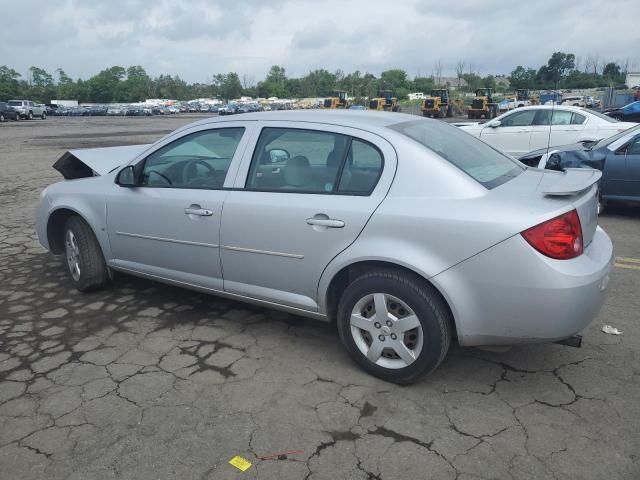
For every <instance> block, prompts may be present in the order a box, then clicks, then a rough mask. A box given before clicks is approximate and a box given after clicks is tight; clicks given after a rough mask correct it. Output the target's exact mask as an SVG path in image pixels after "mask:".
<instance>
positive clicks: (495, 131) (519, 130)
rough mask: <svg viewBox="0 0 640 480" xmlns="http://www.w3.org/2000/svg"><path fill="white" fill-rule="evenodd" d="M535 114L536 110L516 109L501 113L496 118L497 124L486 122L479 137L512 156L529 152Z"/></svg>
mask: <svg viewBox="0 0 640 480" xmlns="http://www.w3.org/2000/svg"><path fill="white" fill-rule="evenodd" d="M535 116H536V110H533V109H531V110H516V111H514V112H512V113H508V114H505V115H503V116H502V117H501V118H499V119H497V120H499V121H500V124H499V125H498V126H494V127H491V126H489V125H492V124H493V125H495V123H493V122H487V124H486V125H487V126H485V127H484V128H483V129H482V131H481V132H480V138H481V139H482V140H484V141H485V142H487V143H488V144H489V145H491V146H493V147H495V148H497V149H499V150H502V151H504V152H507V153H509V154H511V155H514V156H519V155H522V154H525V153H528V152H530V151H531V150H532V149H531V148H530V145H529V144H530V137H531V126H532V124H533V120H534V118H535Z"/></svg>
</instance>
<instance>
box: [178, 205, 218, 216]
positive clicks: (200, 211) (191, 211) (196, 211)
mask: <svg viewBox="0 0 640 480" xmlns="http://www.w3.org/2000/svg"><path fill="white" fill-rule="evenodd" d="M184 213H185V214H187V215H198V216H200V217H210V216H211V215H213V210H209V209H207V208H202V207H201V206H200V205H198V204H195V203H194V204H192V205H189V206H188V207H187V208H185V209H184Z"/></svg>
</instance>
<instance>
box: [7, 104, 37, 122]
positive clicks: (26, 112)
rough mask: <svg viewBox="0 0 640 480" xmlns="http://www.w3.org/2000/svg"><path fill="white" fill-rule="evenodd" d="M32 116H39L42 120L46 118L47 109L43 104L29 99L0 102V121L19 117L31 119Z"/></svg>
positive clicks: (19, 118) (18, 118)
mask: <svg viewBox="0 0 640 480" xmlns="http://www.w3.org/2000/svg"><path fill="white" fill-rule="evenodd" d="M34 118H41V119H42V120H45V119H46V118H47V110H46V107H45V106H44V105H42V104H39V103H35V102H32V101H31V100H9V101H8V102H0V122H5V121H7V120H16V121H18V120H21V119H28V120H33V119H34Z"/></svg>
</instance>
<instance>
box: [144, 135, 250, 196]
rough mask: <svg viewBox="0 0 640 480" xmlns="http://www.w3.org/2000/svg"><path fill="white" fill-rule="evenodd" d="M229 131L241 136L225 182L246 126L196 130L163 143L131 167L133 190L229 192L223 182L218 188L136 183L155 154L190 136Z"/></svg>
mask: <svg viewBox="0 0 640 480" xmlns="http://www.w3.org/2000/svg"><path fill="white" fill-rule="evenodd" d="M230 129H242V136H241V137H240V140H239V141H238V145H237V146H236V149H235V151H234V152H233V156H232V157H231V159H230V162H229V168H228V169H227V172H226V173H225V181H226V178H227V175H229V172H230V171H231V166H232V165H233V161H234V159H235V157H236V155H237V154H238V149H239V148H240V146H241V145H242V140H243V139H244V138H245V136H246V135H247V131H248V128H247V126H246V125H236V126H224V127H217V128H205V129H202V130H196V131H194V132H191V133H187V134H186V135H182V136H180V137H178V138H175V139H173V140H172V141H170V142H168V143H165V144H164V145H162V146H161V147H159V148H157V149H156V150H154V151H153V152H151V153H149V154H148V155H147V156H145V157H144V158H143V159H141V160H139V161H137V162H136V164H135V165H134V167H133V168H134V172H135V177H136V187H135V188H172V189H175V190H212V191H219V190H230V188H225V187H224V183H225V182H224V181H223V182H222V184H223V186H222V187H219V188H212V187H198V186H174V185H144V184H142V183H138V182H141V181H142V175H143V172H144V167H145V165H146V164H147V160H148V159H149V157H151V156H152V155H155V154H156V153H158V152H161V151H163V150H165V149H166V148H168V147H171V146H172V145H174V144H175V143H177V142H180V141H181V140H184V139H186V138H189V137H191V136H194V135H199V134H202V135H204V134H207V133H211V132H217V131H220V130H230Z"/></svg>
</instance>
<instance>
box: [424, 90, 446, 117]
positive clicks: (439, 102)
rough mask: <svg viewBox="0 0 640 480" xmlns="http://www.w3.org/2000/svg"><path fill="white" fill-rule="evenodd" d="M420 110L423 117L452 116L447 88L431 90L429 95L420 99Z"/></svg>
mask: <svg viewBox="0 0 640 480" xmlns="http://www.w3.org/2000/svg"><path fill="white" fill-rule="evenodd" d="M420 110H422V115H423V116H424V117H433V118H442V117H453V105H451V103H449V90H447V89H446V88H440V89H436V90H431V93H429V96H428V97H427V98H425V99H424V100H423V101H422V107H421V108H420Z"/></svg>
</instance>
